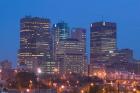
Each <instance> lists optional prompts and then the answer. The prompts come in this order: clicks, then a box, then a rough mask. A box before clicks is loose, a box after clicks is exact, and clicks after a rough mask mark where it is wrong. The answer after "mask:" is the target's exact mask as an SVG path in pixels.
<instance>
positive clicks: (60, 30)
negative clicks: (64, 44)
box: [53, 21, 70, 42]
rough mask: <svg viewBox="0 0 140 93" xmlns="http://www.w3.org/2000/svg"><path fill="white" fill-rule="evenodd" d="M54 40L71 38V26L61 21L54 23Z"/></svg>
mask: <svg viewBox="0 0 140 93" xmlns="http://www.w3.org/2000/svg"><path fill="white" fill-rule="evenodd" d="M53 34H54V41H55V42H59V41H61V40H64V39H67V38H69V35H70V31H69V26H68V24H67V23H65V22H63V21H62V22H60V23H57V24H54V25H53Z"/></svg>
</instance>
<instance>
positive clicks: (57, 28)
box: [52, 21, 70, 67]
mask: <svg viewBox="0 0 140 93" xmlns="http://www.w3.org/2000/svg"><path fill="white" fill-rule="evenodd" d="M52 37H53V60H54V61H55V62H56V67H58V55H57V54H59V53H58V52H59V46H60V42H61V41H62V40H65V39H68V38H69V37H70V31H69V26H68V24H67V23H65V22H64V21H62V22H59V23H57V24H54V25H53V27H52ZM59 56H60V55H59ZM60 57H61V56H60Z"/></svg>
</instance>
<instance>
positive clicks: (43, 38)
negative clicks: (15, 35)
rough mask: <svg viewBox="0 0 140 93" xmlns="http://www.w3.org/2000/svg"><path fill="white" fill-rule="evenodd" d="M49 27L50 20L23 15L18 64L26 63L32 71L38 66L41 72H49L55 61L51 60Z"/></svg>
mask: <svg viewBox="0 0 140 93" xmlns="http://www.w3.org/2000/svg"><path fill="white" fill-rule="evenodd" d="M50 27H51V22H50V20H49V19H45V18H38V17H25V18H22V19H21V20H20V49H19V53H18V61H19V65H22V64H26V66H27V67H28V69H30V70H33V71H36V68H37V67H40V68H41V69H42V73H51V69H53V66H54V64H55V63H54V62H52V54H51V53H52V51H51V50H52V49H51V48H52V44H51V42H52V38H51V33H50Z"/></svg>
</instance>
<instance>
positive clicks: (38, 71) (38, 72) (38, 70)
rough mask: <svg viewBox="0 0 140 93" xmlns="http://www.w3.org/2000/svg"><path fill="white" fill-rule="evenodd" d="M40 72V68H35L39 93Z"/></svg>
mask: <svg viewBox="0 0 140 93" xmlns="http://www.w3.org/2000/svg"><path fill="white" fill-rule="evenodd" d="M41 73H42V71H41V69H40V68H37V74H38V84H39V85H38V90H39V93H40V74H41Z"/></svg>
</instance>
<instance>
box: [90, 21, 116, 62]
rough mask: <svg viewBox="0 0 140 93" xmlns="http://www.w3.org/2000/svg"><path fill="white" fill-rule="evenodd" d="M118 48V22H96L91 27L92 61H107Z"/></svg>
mask: <svg viewBox="0 0 140 93" xmlns="http://www.w3.org/2000/svg"><path fill="white" fill-rule="evenodd" d="M115 50H116V23H111V22H96V23H92V24H91V27H90V63H91V64H94V63H95V64H96V63H102V62H105V63H106V62H107V61H108V59H109V56H110V54H111V53H113V51H115Z"/></svg>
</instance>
